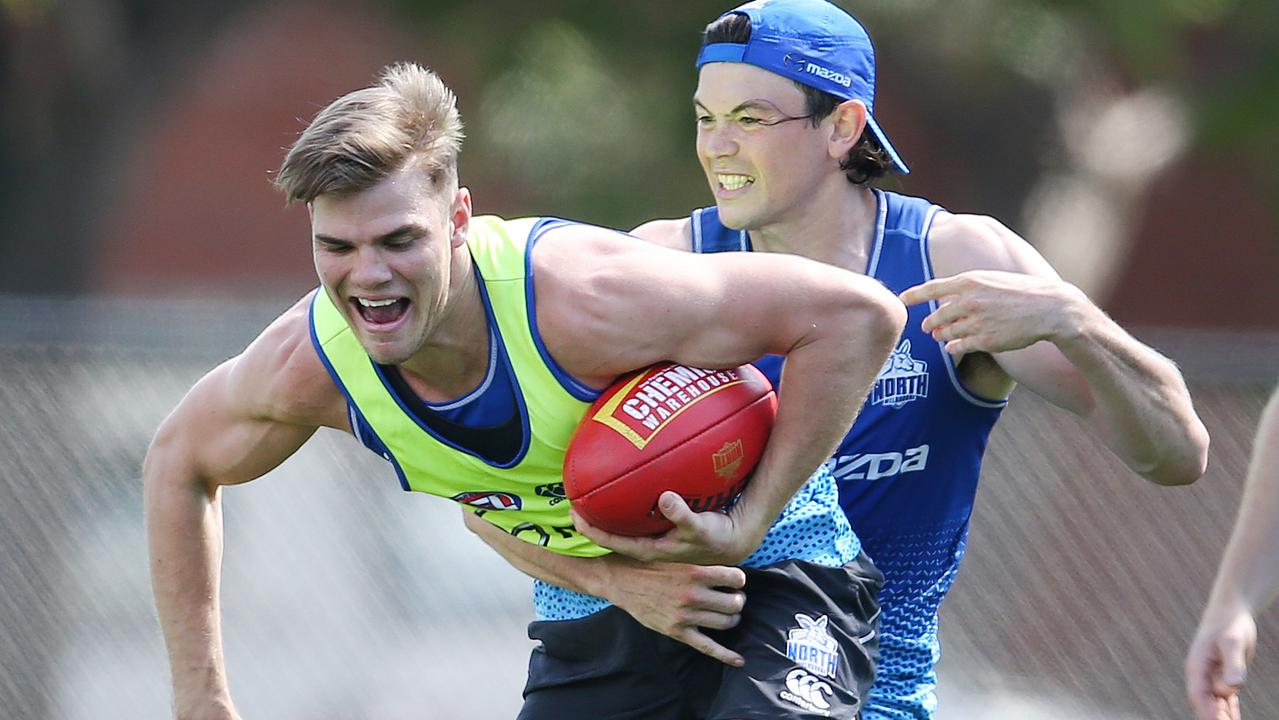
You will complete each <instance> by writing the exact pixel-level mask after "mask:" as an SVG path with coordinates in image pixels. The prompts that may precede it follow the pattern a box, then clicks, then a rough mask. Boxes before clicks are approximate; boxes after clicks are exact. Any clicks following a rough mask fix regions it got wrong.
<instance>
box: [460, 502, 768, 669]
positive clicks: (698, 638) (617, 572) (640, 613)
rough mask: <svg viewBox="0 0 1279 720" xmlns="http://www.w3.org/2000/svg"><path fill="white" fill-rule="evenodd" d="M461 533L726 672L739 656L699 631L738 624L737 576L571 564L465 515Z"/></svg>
mask: <svg viewBox="0 0 1279 720" xmlns="http://www.w3.org/2000/svg"><path fill="white" fill-rule="evenodd" d="M462 515H463V517H464V518H465V522H466V527H467V528H469V529H470V530H471V531H472V532H474V533H475V534H476V535H479V537H480V539H481V540H483V541H484V542H485V543H487V544H488V545H489V547H492V548H493V549H494V550H496V551H497V552H498V554H499V555H501V556H502V557H503V558H505V559H506V561H507V562H509V563H510V564H511V565H512V566H513V567H514V568H516V569H517V570H519V571H520V572H523V573H524V574H526V575H529V576H531V577H535V578H537V579H539V580H541V581H543V582H547V583H551V584H553V585H558V586H559V587H563V588H568V589H570V590H574V591H576V592H580V593H586V594H587V595H594V596H596V597H602V598H604V599H606V600H608V601H609V602H611V603H613V604H614V605H616V606H618V607H620V608H621V609H623V610H625V611H626V612H627V613H628V614H629V615H630V616H631V617H633V618H635V620H636V621H638V622H639V623H640V624H642V625H644V626H645V627H647V628H649V629H650V630H656V631H657V632H659V633H662V634H663V635H666V636H668V637H671V638H674V639H675V640H678V641H680V642H682V643H685V644H686V645H688V646H690V647H692V648H693V649H695V650H697V651H698V652H702V653H705V654H706V655H709V656H711V657H713V658H715V659H716V660H719V661H720V662H722V663H725V664H727V665H733V666H737V667H740V666H741V665H742V664H743V662H744V660H743V658H742V656H741V655H739V654H737V653H735V652H733V651H732V650H729V649H728V648H726V647H724V646H723V645H720V644H719V643H717V642H715V641H714V640H712V639H711V638H710V637H708V636H707V635H706V634H705V633H704V632H702V630H703V629H705V628H709V629H712V630H727V629H728V628H731V627H735V626H736V625H737V623H738V621H739V620H741V612H742V607H743V606H744V605H745V603H746V596H745V594H744V593H743V592H742V587H743V586H744V585H745V584H746V573H744V572H742V570H741V569H740V568H735V567H724V566H719V565H688V564H683V563H645V562H640V561H638V560H633V559H631V558H627V557H624V556H622V555H618V554H612V555H605V556H603V557H594V558H582V557H569V556H567V555H560V554H559V553H554V552H551V551H550V550H546V549H545V548H542V547H538V546H536V545H533V544H531V543H526V542H524V541H522V540H518V539H516V538H514V537H511V535H510V534H508V533H506V532H504V531H503V530H502V529H501V528H499V527H497V526H495V525H493V524H492V523H489V522H486V521H484V520H483V519H481V518H480V517H479V516H477V515H476V514H475V513H474V512H472V511H470V510H468V509H466V508H463V509H462Z"/></svg>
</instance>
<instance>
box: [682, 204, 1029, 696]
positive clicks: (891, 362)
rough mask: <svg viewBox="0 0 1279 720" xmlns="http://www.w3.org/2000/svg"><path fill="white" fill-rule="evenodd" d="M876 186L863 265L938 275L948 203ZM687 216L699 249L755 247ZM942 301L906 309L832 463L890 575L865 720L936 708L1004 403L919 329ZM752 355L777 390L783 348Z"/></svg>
mask: <svg viewBox="0 0 1279 720" xmlns="http://www.w3.org/2000/svg"><path fill="white" fill-rule="evenodd" d="M875 196H876V200H877V202H878V219H877V223H876V228H875V238H874V243H873V245H872V248H871V253H870V259H869V261H868V265H867V268H866V274H867V275H869V276H871V277H874V278H876V279H877V280H879V281H881V282H882V283H884V285H885V286H887V287H888V289H890V290H892V291H893V292H894V293H900V292H902V291H903V290H905V289H907V288H909V287H913V286H915V285H918V284H920V283H922V282H925V281H927V280H930V279H932V277H933V272H932V265H931V262H930V261H929V254H928V229H929V227H930V225H931V223H932V220H933V217H934V216H935V215H936V213H937V212H938V211H940V210H941V208H939V207H937V206H936V205H932V204H931V203H929V202H927V201H926V200H922V199H920V198H913V197H907V196H903V195H898V194H895V193H890V192H884V191H880V190H876V191H875ZM691 219H692V246H693V247H692V249H693V251H694V252H703V253H710V252H729V251H749V250H750V249H751V246H750V238H749V236H748V235H747V233H746V232H744V231H740V230H733V229H730V228H726V227H724V226H723V225H722V224H721V223H720V222H719V213H718V212H717V211H716V209H715V208H713V207H710V208H703V209H700V210H696V211H694V212H693V214H692V216H691ZM935 309H936V304H935V303H929V304H927V305H916V306H914V307H911V308H909V311H910V316H909V319H908V320H907V322H906V328H905V330H904V331H903V332H902V336H901V338H900V339H899V340H898V344H897V348H896V349H895V350H894V351H893V354H892V355H891V357H890V358H889V359H888V362H886V363H885V364H884V367H883V369H882V370H881V371H880V374H879V377H878V379H877V380H876V381H875V386H874V387H873V388H872V389H871V392H870V395H869V397H867V400H866V404H865V405H864V406H863V407H862V411H861V413H860V414H859V415H858V417H857V420H856V421H855V422H854V423H853V426H852V428H851V429H850V430H849V432H848V434H847V435H846V436H845V437H844V440H843V442H841V443H840V446H839V449H838V450H837V451H836V453H835V455H834V456H833V457H832V458H831V459H830V460H829V461H828V462H827V468H828V469H829V470H830V471H831V473H832V474H833V475H834V477H835V479H836V481H837V483H838V486H839V496H840V505H841V506H842V507H843V508H844V512H845V513H847V515H848V519H849V521H850V523H851V524H852V527H853V530H854V531H855V532H856V533H857V535H858V536H859V537H860V538H861V540H862V545H863V547H864V548H865V550H866V552H867V554H869V555H870V557H871V559H872V560H874V562H875V564H876V565H877V566H878V567H879V569H880V570H881V571H882V572H883V573H884V578H885V582H884V588H883V590H882V591H880V595H879V602H880V605H881V606H882V608H883V616H882V619H881V627H880V630H881V634H880V641H879V651H880V663H879V668H878V671H877V675H876V679H875V685H874V687H873V689H872V691H871V697H870V702H869V704H868V706H867V708H866V710H865V711H863V716H864V718H865V719H866V720H887V719H889V718H891V719H893V720H899V719H906V718H913V719H921V720H927V719H928V718H931V717H932V715H933V712H934V709H935V707H936V697H935V694H934V690H935V688H936V673H935V670H934V666H935V665H936V663H937V660H938V659H939V657H940V646H939V644H938V641H937V610H938V607H939V606H940V605H941V601H942V599H943V598H944V597H945V596H946V592H947V591H948V590H949V589H950V586H951V584H952V583H953V582H954V579H955V575H956V573H957V572H958V570H959V564H960V561H961V559H962V558H963V554H964V546H965V543H966V540H967V537H968V519H969V516H970V515H971V513H972V508H973V501H974V499H975V496H976V492H977V479H978V475H979V474H980V471H981V458H982V454H983V453H984V452H985V449H986V440H987V438H988V436H989V434H990V429H991V427H992V426H993V425H994V423H995V420H996V419H998V417H999V413H1000V411H1001V410H1002V409H1003V408H1004V406H1005V404H1006V401H1005V400H989V399H985V398H980V397H977V396H975V395H973V394H972V393H970V392H969V391H968V390H966V389H965V388H964V387H963V385H962V384H961V383H960V381H959V377H958V375H957V373H956V368H955V364H954V362H953V361H952V359H951V357H950V356H949V355H948V354H947V353H946V352H945V351H944V350H943V349H942V346H941V344H940V343H938V342H936V341H935V340H933V339H932V337H931V336H929V335H928V334H927V333H925V332H923V331H922V330H921V329H920V324H921V323H922V322H923V320H924V318H925V317H926V316H927V315H928V314H929V313H931V312H932V311H933V310H935ZM756 365H757V366H758V367H759V368H760V369H761V370H763V371H764V373H765V374H766V375H768V376H769V379H771V380H772V381H773V384H774V386H775V387H777V388H778V389H779V391H781V386H780V383H779V380H780V375H781V366H782V358H780V357H775V356H769V357H765V358H761V359H760V360H759V361H757V362H756Z"/></svg>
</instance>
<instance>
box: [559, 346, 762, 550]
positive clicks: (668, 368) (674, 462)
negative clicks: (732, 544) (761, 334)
mask: <svg viewBox="0 0 1279 720" xmlns="http://www.w3.org/2000/svg"><path fill="white" fill-rule="evenodd" d="M776 413H777V397H776V395H774V393H773V386H772V384H771V383H769V381H768V378H766V377H764V374H763V373H761V372H760V371H759V370H757V369H755V367H753V366H751V365H743V366H741V367H738V368H734V369H731V370H703V369H700V368H691V367H686V366H683V365H676V364H674V363H669V362H663V363H658V364H656V365H653V366H652V367H649V368H646V369H644V370H639V371H636V372H634V373H631V374H629V375H625V376H623V377H621V378H619V379H618V380H617V381H616V382H615V383H613V385H612V386H610V387H609V388H608V389H607V390H605V391H604V393H603V394H602V395H600V396H599V399H597V400H596V401H595V402H594V404H592V405H591V407H590V409H589V410H587V412H586V416H585V417H583V418H582V422H581V424H580V425H578V426H577V430H576V431H575V432H574V433H573V437H572V439H571V440H570V441H569V446H568V452H567V453H566V454H565V456H564V490H565V492H566V493H567V494H568V498H569V500H570V501H571V502H572V503H573V509H574V510H576V511H577V512H578V514H579V515H581V516H582V518H583V519H585V520H586V521H587V522H589V523H590V524H591V525H594V526H595V527H598V528H600V529H602V530H607V531H609V532H612V533H617V534H619V535H656V534H658V533H661V532H665V531H666V530H669V529H670V528H671V523H670V521H668V520H667V519H666V518H665V517H663V516H662V513H661V511H659V510H658V509H657V498H658V497H659V496H660V495H661V494H662V492H663V491H665V490H674V491H675V492H677V493H679V494H680V495H681V496H683V498H684V500H685V501H687V502H688V504H689V506H690V507H691V508H693V509H694V510H697V511H706V510H722V509H723V508H724V507H725V505H726V504H727V503H728V502H730V501H731V500H732V499H733V498H735V497H737V494H738V493H739V492H741V490H742V488H743V487H744V486H745V485H746V478H747V476H748V475H749V474H750V473H751V471H752V470H754V468H755V463H757V462H759V457H760V454H761V453H763V450H764V443H765V442H766V441H767V440H768V434H769V432H770V431H771V430H772V428H773V417H774V416H775V415H776Z"/></svg>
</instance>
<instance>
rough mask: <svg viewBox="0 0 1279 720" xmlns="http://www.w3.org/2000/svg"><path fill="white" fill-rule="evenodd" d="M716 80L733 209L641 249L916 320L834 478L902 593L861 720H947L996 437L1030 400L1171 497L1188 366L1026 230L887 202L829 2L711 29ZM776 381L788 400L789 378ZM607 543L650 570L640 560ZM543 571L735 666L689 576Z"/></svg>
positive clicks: (714, 153)
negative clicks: (766, 255) (952, 633)
mask: <svg viewBox="0 0 1279 720" xmlns="http://www.w3.org/2000/svg"><path fill="white" fill-rule="evenodd" d="M697 67H698V69H699V76H698V86H697V91H696V94H695V95H694V98H693V105H694V109H695V112H696V116H697V126H698V130H697V149H698V156H699V159H700V161H701V164H702V166H703V169H704V170H705V172H706V176H707V180H708V181H709V183H710V186H711V190H712V192H713V194H714V196H715V202H716V204H715V206H714V207H708V208H703V209H699V210H696V211H694V212H693V213H692V214H691V215H690V217H688V218H684V219H679V220H659V221H653V222H651V223H647V224H645V225H643V226H641V227H639V228H637V229H636V231H635V234H637V235H639V236H641V237H644V238H646V239H648V240H650V241H653V242H656V243H659V244H663V245H667V246H669V247H675V248H679V249H684V250H692V251H694V252H699V253H712V252H723V251H754V252H776V253H788V254H798V255H804V256H807V257H810V258H813V259H817V260H820V261H822V262H826V263H830V264H833V265H837V266H839V267H842V268H845V269H849V270H853V271H856V272H860V273H864V274H866V275H869V276H872V277H874V278H876V279H878V280H880V281H881V282H883V283H884V284H885V285H887V286H888V287H889V288H890V289H892V290H893V291H895V292H898V293H900V294H901V297H902V299H903V300H905V301H906V302H907V304H908V305H910V306H912V307H911V310H910V319H909V321H908V322H907V326H906V329H905V331H904V332H903V334H902V336H901V338H900V339H899V341H898V344H897V348H896V351H895V352H894V353H893V355H892V357H891V358H890V360H889V362H888V363H886V364H885V365H884V367H883V369H882V371H881V373H880V375H879V378H878V380H877V382H876V385H875V387H874V388H873V389H872V391H871V395H870V397H869V398H868V400H867V402H866V405H865V406H864V407H863V409H862V412H861V414H860V415H859V416H858V419H857V421H856V423H855V424H854V425H853V426H852V427H851V429H850V430H849V431H848V433H847V435H846V437H845V438H844V440H843V442H842V444H841V446H840V448H839V450H838V451H837V452H836V454H835V455H834V456H833V457H832V458H831V460H830V461H829V463H828V468H829V469H830V470H831V471H832V472H833V473H834V475H835V477H836V478H837V480H838V481H839V488H840V503H841V505H842V506H843V507H844V510H845V512H846V513H847V514H848V517H849V519H850V521H851V524H852V526H853V528H854V529H855V530H856V531H857V533H858V534H859V535H860V536H861V537H862V539H863V542H864V546H865V547H866V548H867V551H868V552H869V554H870V555H871V557H872V558H873V559H874V561H875V563H876V564H877V565H878V566H879V567H880V569H881V570H882V571H883V573H884V575H885V578H886V582H885V586H884V588H883V590H882V592H881V594H880V602H881V605H882V607H883V617H882V625H881V638H880V662H879V667H878V676H877V679H876V682H875V685H874V688H873V690H872V693H871V697H870V700H869V704H868V706H867V710H866V711H865V713H864V717H865V718H875V719H876V720H880V719H885V718H930V717H931V716H932V714H933V712H934V709H935V707H936V698H935V694H934V689H935V686H936V676H935V672H934V667H935V665H936V663H937V661H938V659H939V656H940V646H939V644H938V641H937V611H938V608H939V606H940V604H941V601H942V599H943V598H944V597H945V595H946V592H947V591H948V590H949V588H950V586H951V583H952V582H953V581H954V578H955V575H956V573H957V571H958V568H959V564H960V561H961V559H962V557H963V553H964V547H965V541H966V538H967V533H968V520H969V516H970V514H971V512H972V507H973V500H974V496H975V493H976V487H977V479H978V475H979V472H980V467H981V458H982V454H983V452H984V450H985V447H986V440H987V436H988V434H989V432H990V429H991V426H992V425H993V424H994V422H995V421H996V419H997V418H998V417H999V413H1000V411H1001V410H1002V408H1003V407H1004V405H1005V403H1006V398H1007V397H1008V395H1009V393H1010V392H1011V391H1012V389H1013V387H1014V386H1015V384H1017V383H1020V384H1022V385H1025V386H1027V387H1029V388H1030V389H1031V390H1032V391H1033V392H1035V393H1036V394H1039V395H1041V396H1042V397H1044V398H1046V399H1047V400H1049V401H1051V402H1053V403H1054V404H1056V405H1058V406H1060V407H1063V408H1065V409H1067V410H1069V411H1071V412H1073V413H1075V414H1076V415H1078V416H1080V417H1081V418H1084V419H1085V420H1087V421H1088V425H1089V426H1090V427H1093V428H1095V429H1096V430H1097V431H1098V433H1099V434H1100V435H1101V436H1102V438H1103V439H1104V440H1105V442H1106V443H1107V444H1108V445H1109V446H1110V447H1111V448H1112V449H1113V450H1114V451H1115V452H1116V453H1117V454H1118V455H1119V457H1121V458H1122V459H1123V460H1124V462H1125V463H1127V464H1128V465H1129V467H1131V468H1132V469H1133V470H1134V471H1136V472H1138V473H1139V474H1141V475H1142V476H1143V477H1146V478H1147V479H1149V480H1151V481H1153V482H1156V483H1160V484H1169V485H1172V484H1183V483H1189V482H1192V481H1194V480H1195V479H1197V478H1198V477H1199V476H1200V475H1201V474H1202V473H1203V470H1204V466H1205V462H1206V458H1207V445H1208V437H1207V433H1206V431H1205V430H1204V428H1203V425H1202V424H1201V423H1200V421H1199V419H1198V417H1197V416H1196V415H1195V412H1194V409H1193V407H1192V405H1191V401H1190V397H1189V394H1188V392H1187V390H1186V387H1185V383H1184V382H1183V380H1182V378H1181V375H1180V373H1179V372H1178V371H1177V369H1176V367H1175V366H1174V365H1173V364H1172V363H1171V362H1169V361H1168V360H1167V359H1165V358H1163V357H1162V356H1160V355H1159V354H1158V353H1157V352H1155V351H1154V350H1152V349H1151V348H1149V347H1146V346H1145V345H1143V344H1141V343H1139V342H1137V341H1136V340H1135V339H1133V338H1132V337H1131V336H1129V335H1128V334H1127V333H1125V332H1124V331H1123V330H1122V329H1121V328H1120V327H1119V326H1118V325H1117V324H1115V323H1114V322H1113V321H1111V320H1110V319H1109V318H1108V317H1107V316H1106V315H1105V313H1103V312H1102V311H1101V310H1100V309H1099V308H1097V307H1096V306H1095V305H1094V304H1093V303H1092V302H1091V301H1090V300H1089V299H1088V298H1087V297H1086V296H1085V295H1084V293H1083V292H1082V291H1080V290H1079V289H1078V288H1075V287H1073V286H1072V285H1070V284H1068V283H1066V282H1064V281H1062V280H1061V279H1060V278H1059V277H1058V276H1057V274H1056V273H1055V272H1054V271H1053V269H1052V268H1051V267H1050V266H1049V265H1048V263H1047V262H1046V261H1045V260H1044V259H1043V258H1042V257H1041V256H1040V255H1039V254H1038V253H1037V252H1036V251H1035V250H1034V249H1033V248H1032V247H1031V246H1030V245H1028V244H1027V243H1026V242H1025V241H1024V240H1022V239H1021V238H1020V237H1018V236H1017V235H1016V234H1014V233H1013V232H1011V231H1010V230H1009V229H1008V228H1006V227H1004V226H1003V225H1001V224H1000V223H999V222H997V221H995V220H993V219H991V218H988V217H979V216H974V215H957V214H952V213H950V212H947V211H946V210H944V209H942V208H940V207H938V206H936V205H934V204H932V203H929V202H928V201H926V200H923V199H920V198H913V197H907V196H904V195H899V194H896V193H891V192H885V191H881V190H877V189H873V188H871V187H869V183H870V182H872V181H874V180H876V179H877V178H880V177H882V176H884V175H885V174H886V173H888V172H891V171H893V170H896V171H898V172H901V173H906V172H909V170H908V168H907V166H906V164H905V162H903V160H902V158H901V156H900V155H899V154H898V152H897V151H896V149H895V148H894V147H893V145H892V144H891V143H890V142H889V139H888V136H887V135H886V133H885V132H884V130H883V128H882V127H881V126H880V125H879V123H878V122H876V121H875V119H874V116H873V114H872V111H873V108H874V99H875V56H874V50H873V48H872V46H871V42H870V38H869V36H868V35H867V33H866V31H865V29H864V28H863V27H862V26H861V25H860V24H859V23H858V22H857V21H856V20H855V19H854V18H853V17H852V16H851V15H849V14H848V13H847V12H845V11H844V10H842V9H841V8H839V7H838V6H836V5H834V4H831V3H828V2H825V0H757V1H756V2H749V3H746V4H745V5H742V6H740V7H738V8H736V9H734V10H732V11H729V12H728V13H725V14H724V15H723V16H721V17H720V18H719V19H717V20H716V21H715V22H713V23H712V24H711V25H710V26H708V28H707V30H706V36H705V42H704V44H703V46H702V49H701V52H700V54H699V57H698V60H697ZM849 331H850V332H854V333H855V332H857V330H856V328H850V329H849ZM757 364H758V365H759V366H760V367H761V369H763V370H764V371H765V372H766V373H767V374H769V376H770V377H771V378H772V379H773V380H774V382H775V383H779V382H782V381H784V380H785V377H784V375H783V374H782V373H781V366H782V363H781V360H780V359H779V358H764V359H762V360H760V361H759V362H758V363H757ZM782 395H783V396H784V395H785V388H784V387H783V388H782ZM589 534H591V536H592V537H594V538H596V539H597V541H603V542H606V543H607V544H609V545H610V547H613V548H614V549H617V550H620V551H622V552H624V553H627V554H630V555H633V556H638V557H642V556H643V550H644V548H643V546H642V544H641V543H633V542H628V541H626V540H624V539H620V538H610V537H607V536H605V535H603V534H600V533H594V532H591V533H589ZM486 539H490V542H494V543H495V544H499V546H500V547H501V548H502V549H503V552H504V553H506V554H508V555H510V554H511V552H510V550H508V549H506V548H505V544H504V543H500V541H498V540H496V539H491V538H486ZM526 555H528V556H529V557H526V558H524V559H523V562H524V565H523V566H524V567H525V568H526V569H528V570H529V571H531V572H534V573H535V574H536V573H542V574H547V575H549V574H551V573H554V575H555V577H557V578H558V581H559V582H560V583H562V584H567V585H570V586H578V587H587V588H592V587H593V588H595V589H596V590H597V591H598V592H600V593H603V594H605V595H606V596H607V597H609V599H611V600H612V601H613V602H615V603H616V604H618V605H619V606H621V607H623V608H624V609H626V610H627V611H629V612H630V613H631V614H632V615H634V616H635V617H636V618H637V619H639V620H640V621H641V622H643V623H645V624H646V625H648V626H650V627H654V628H657V629H659V630H661V631H663V632H665V633H667V634H668V635H671V636H672V637H676V638H679V639H681V640H683V641H685V642H687V643H689V644H691V645H693V646H694V647H698V648H699V649H702V650H703V651H704V652H707V653H708V654H712V655H713V656H715V657H720V658H721V659H735V657H736V656H735V655H734V653H732V651H731V648H726V647H723V646H722V645H719V644H716V643H713V642H710V641H709V639H708V638H706V637H705V636H704V634H702V633H700V632H699V631H698V629H697V625H699V624H701V619H702V618H704V617H705V616H706V614H707V613H711V614H714V613H715V612H717V610H716V606H717V604H719V605H722V604H724V603H723V602H722V600H719V599H717V598H716V595H715V588H714V587H711V586H709V585H706V584H704V585H702V586H699V585H698V582H697V578H696V577H694V576H691V574H690V571H689V570H688V569H687V568H682V567H669V566H665V567H663V568H661V570H662V571H663V572H658V571H657V569H656V568H651V567H650V568H646V570H647V572H633V571H632V572H628V570H627V568H623V567H621V566H620V561H619V560H617V559H614V560H605V561H601V562H596V561H585V562H576V561H573V560H570V559H558V560H556V559H548V558H545V557H541V556H537V555H534V554H533V553H526ZM517 565H519V562H517ZM747 595H748V602H747V605H746V607H747V609H749V608H750V601H749V597H750V587H749V586H748V587H747Z"/></svg>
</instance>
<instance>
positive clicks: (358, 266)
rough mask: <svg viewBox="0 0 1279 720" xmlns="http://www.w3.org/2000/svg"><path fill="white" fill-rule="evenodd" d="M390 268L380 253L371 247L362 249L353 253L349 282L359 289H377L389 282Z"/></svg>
mask: <svg viewBox="0 0 1279 720" xmlns="http://www.w3.org/2000/svg"><path fill="white" fill-rule="evenodd" d="M391 277H392V273H391V266H390V265H388V264H387V263H386V260H385V259H384V258H383V256H382V253H381V252H380V251H379V250H378V249H377V248H373V247H363V248H360V249H358V250H356V252H355V253H354V264H353V266H352V267H351V282H352V283H354V284H356V285H357V286H359V287H377V286H379V285H384V284H386V283H389V282H390V281H391Z"/></svg>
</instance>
